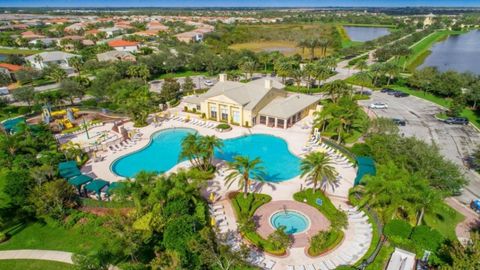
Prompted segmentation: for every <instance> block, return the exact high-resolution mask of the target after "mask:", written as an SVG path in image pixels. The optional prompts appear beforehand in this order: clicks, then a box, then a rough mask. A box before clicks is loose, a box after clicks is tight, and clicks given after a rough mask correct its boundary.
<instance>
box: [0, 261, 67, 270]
mask: <svg viewBox="0 0 480 270" xmlns="http://www.w3.org/2000/svg"><path fill="white" fill-rule="evenodd" d="M0 269H8V270H73V269H74V267H73V265H71V264H66V263H61V262H53V261H42V260H0Z"/></svg>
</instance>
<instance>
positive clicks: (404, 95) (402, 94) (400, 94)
mask: <svg viewBox="0 0 480 270" xmlns="http://www.w3.org/2000/svg"><path fill="white" fill-rule="evenodd" d="M393 96H394V97H408V96H410V94H407V93H404V92H396V93H395V94H393Z"/></svg>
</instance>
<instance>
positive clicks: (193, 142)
mask: <svg viewBox="0 0 480 270" xmlns="http://www.w3.org/2000/svg"><path fill="white" fill-rule="evenodd" d="M199 140H200V135H199V134H198V133H196V132H195V133H190V134H188V135H187V136H185V138H183V140H182V144H181V146H182V150H181V151H180V155H179V159H180V160H183V159H188V160H189V161H190V163H192V165H193V166H194V167H201V165H202V159H201V156H199V155H198V154H199V152H200V149H199V144H198V143H197V142H198V141H199Z"/></svg>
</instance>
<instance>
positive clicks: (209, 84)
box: [203, 80, 213, 86]
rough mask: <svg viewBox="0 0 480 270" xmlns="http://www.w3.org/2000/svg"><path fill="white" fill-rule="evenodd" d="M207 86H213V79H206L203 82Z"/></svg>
mask: <svg viewBox="0 0 480 270" xmlns="http://www.w3.org/2000/svg"><path fill="white" fill-rule="evenodd" d="M203 83H204V84H205V85H206V86H213V82H212V81H211V80H205V82H203Z"/></svg>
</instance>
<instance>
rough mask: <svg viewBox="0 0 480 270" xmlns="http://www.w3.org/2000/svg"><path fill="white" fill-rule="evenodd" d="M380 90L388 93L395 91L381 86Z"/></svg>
mask: <svg viewBox="0 0 480 270" xmlns="http://www.w3.org/2000/svg"><path fill="white" fill-rule="evenodd" d="M380 92H382V93H387V94H388V93H391V92H395V90H393V89H390V88H383V89H382V90H380Z"/></svg>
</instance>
